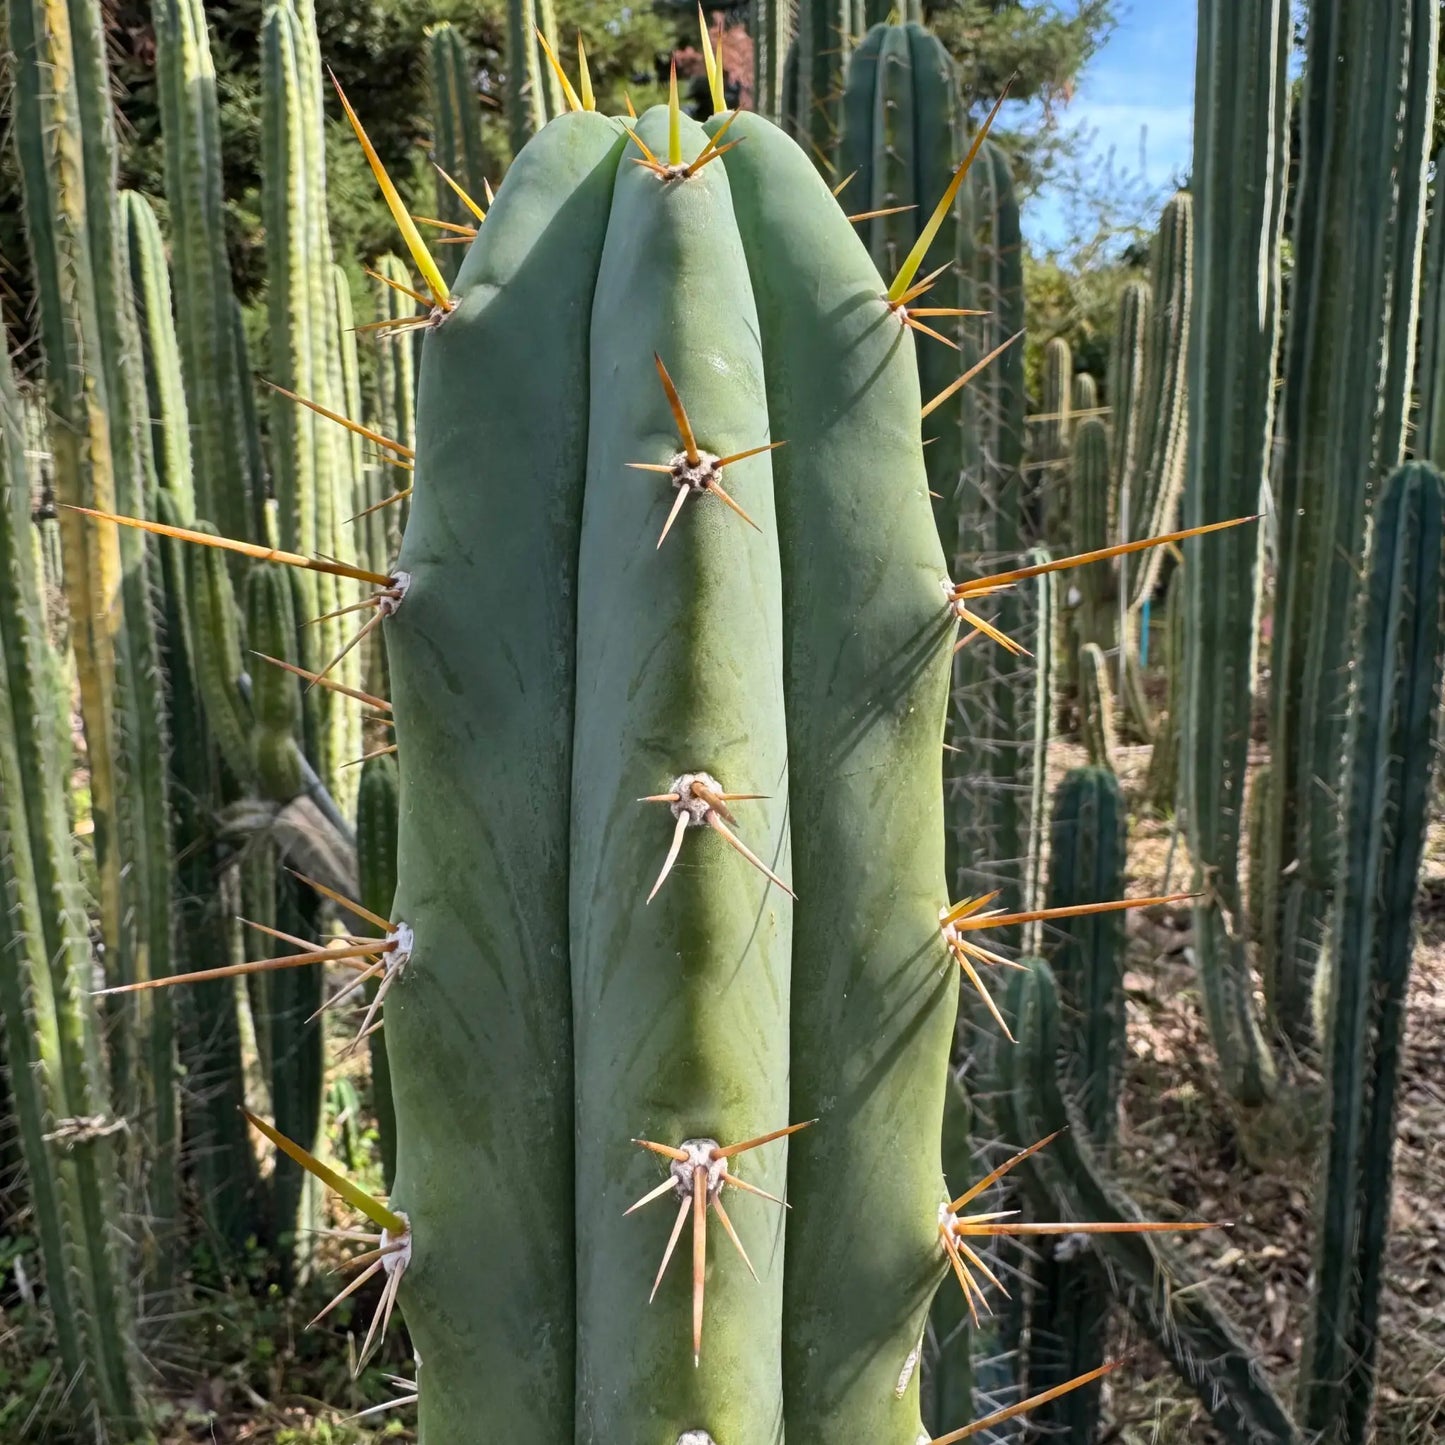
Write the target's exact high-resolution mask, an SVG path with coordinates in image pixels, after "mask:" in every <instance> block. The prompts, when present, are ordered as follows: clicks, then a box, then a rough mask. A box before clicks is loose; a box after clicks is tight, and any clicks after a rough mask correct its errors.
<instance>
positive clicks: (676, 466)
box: [627, 352, 783, 547]
mask: <svg viewBox="0 0 1445 1445" xmlns="http://www.w3.org/2000/svg"><path fill="white" fill-rule="evenodd" d="M652 360H653V362H654V363H655V364H656V366H657V374H658V376H659V377H660V378H661V380H662V389H663V391H665V392H666V393H667V404H668V406H669V407H670V408H671V409H672V416H673V420H674V421H675V422H676V423H677V434H678V436H679V437H680V438H681V439H682V450H681V451H680V452H678V454H677V455H676V456H675V457H673V458H672V459H671V460H670V461H668V462H628V463H627V465H628V466H629V467H631V468H632V470H633V471H635V472H661V473H662V474H663V475H664V476H667V477H671V478H672V485H673V486H674V487H676V488H677V500H676V501H675V502H673V504H672V510H671V511H670V512H669V513H668V514H667V521H666V522H664V523H663V527H662V535H661V536H660V537H659V538H658V539H657V545H658V547H661V546H662V544H663V543H664V542H665V541H666V540H667V534H668V533H669V532H670V531H672V524H673V523H674V522H675V521H676V520H677V516H678V513H679V512H681V511H682V504H683V503H684V502H685V501H687V499H688V497H689V496H690V495H692V494H693V493H694V492H696V493H699V494H701V493H703V492H708V493H710V494H711V495H712V496H714V497H716V498H717V499H718V501H720V502H723V503H725V504H726V505H727V506H729V507H731V508H732V510H733V511H734V512H736V513H737V514H738V516H740V517H741V518H742V519H743V521H745V522H746V523H747V524H748V526H750V527H751V528H752V529H753V530H754V531H755V532H761V531H762V528H761V527H759V526H758V524H757V523H756V522H755V521H753V519H752V518H751V517H750V516H748V514H747V513H746V512H745V511H744V510H743V509H742V508H741V507H740V506H739V505H738V504H737V502H735V501H734V500H733V498H732V497H730V496H729V495H728V494H727V493H726V492H725V491H724V490H723V484H722V472H723V468H724V467H727V466H731V465H732V464H733V463H734V462H741V461H745V460H746V459H747V458H748V457H755V456H758V455H759V454H760V453H762V452H771V451H776V450H777V448H778V447H780V446H782V445H783V443H782V442H765V443H764V444H763V445H762V446H757V447H751V448H749V449H748V450H747V451H745V452H734V453H733V454H732V455H731V456H727V457H715V456H713V454H712V453H711V452H705V451H703V450H702V449H701V448H700V447H699V446H698V444H697V437H696V435H695V433H694V432H693V429H692V423H691V422H690V421H689V420H688V417H687V408H686V407H684V406H683V404H682V398H681V397H680V396H679V395H678V394H677V388H676V387H675V386H674V385H673V383H672V377H671V376H669V375H668V371H667V367H665V366H664V365H663V364H662V358H661V357H660V356H659V355H658V354H657V353H656V352H653V354H652Z"/></svg>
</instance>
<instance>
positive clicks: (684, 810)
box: [637, 773, 798, 903]
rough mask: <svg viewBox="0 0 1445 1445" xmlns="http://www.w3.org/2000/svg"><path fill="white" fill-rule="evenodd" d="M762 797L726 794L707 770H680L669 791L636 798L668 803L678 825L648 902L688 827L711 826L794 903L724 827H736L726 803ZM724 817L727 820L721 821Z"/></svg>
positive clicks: (786, 890)
mask: <svg viewBox="0 0 1445 1445" xmlns="http://www.w3.org/2000/svg"><path fill="white" fill-rule="evenodd" d="M765 797H767V794H766V793H725V792H723V788H722V784H721V783H719V782H718V780H717V779H716V778H714V777H713V776H712V775H711V774H710V773H683V774H681V776H679V777H677V778H674V779H673V782H672V789H671V791H670V792H666V793H653V794H651V795H650V796H649V797H646V798H639V799H638V800H637V801H638V802H639V803H668V804H670V805H671V807H672V816H673V817H674V818H676V819H677V826H676V827H675V828H674V829H673V830H672V845H671V846H670V847H669V848H668V850H667V857H666V859H665V860H664V861H663V864H662V872H661V873H659V874H658V875H657V882H656V883H654V884H653V885H652V892H651V893H649V894H648V895H647V901H648V902H649V903H651V902H652V900H653V899H654V898H656V897H657V890H658V889H659V888H661V887H662V885H663V883H664V882H666V881H667V875H668V874H669V873H671V872H672V865H673V864H674V863H676V862H677V855H678V854H679V853H680V852H681V851H682V839H683V834H685V833H686V832H687V830H688V829H689V828H711V829H712V830H713V832H715V833H716V834H717V835H718V836H719V837H720V838H721V839H722V840H723V841H724V842H725V843H727V845H728V846H729V847H730V848H734V849H736V850H737V851H738V852H739V853H741V854H742V855H743V857H744V858H746V859H747V860H748V862H749V863H751V864H752V865H753V867H754V868H756V869H757V870H758V872H759V873H761V874H763V876H764V877H766V878H768V879H770V880H771V881H772V882H774V883H776V884H777V885H778V887H779V888H781V889H782V890H783V892H784V893H786V894H787V895H788V897H789V898H791V899H793V900H794V901H795V902H796V901H797V897H798V895H797V894H796V893H794V892H793V890H792V889H791V888H789V887H788V885H787V884H786V883H784V882H783V880H782V879H781V878H779V877H778V875H777V874H776V873H774V872H773V870H772V869H771V868H769V867H768V865H767V864H766V863H764V862H763V860H762V859H761V858H759V857H758V855H757V854H756V853H754V852H753V850H752V849H751V848H749V847H748V845H747V844H746V843H744V842H743V841H742V839H741V838H739V837H738V836H737V834H736V833H734V832H733V831H732V829H730V828H729V827H728V826H727V825H728V823H731V824H732V825H733V827H736V826H737V819H736V818H734V817H733V815H732V814H731V813H730V812H729V811H728V808H727V805H728V804H729V803H746V802H755V801H757V800H758V799H760V798H765ZM724 819H726V820H727V821H726V822H724V821H723V820H724Z"/></svg>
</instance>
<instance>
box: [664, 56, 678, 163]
mask: <svg viewBox="0 0 1445 1445" xmlns="http://www.w3.org/2000/svg"><path fill="white" fill-rule="evenodd" d="M667 163H668V165H670V166H680V165H681V164H682V105H681V103H680V102H679V101H678V98H677V61H676V59H674V60H673V62H672V66H671V68H670V70H669V72H668V78H667Z"/></svg>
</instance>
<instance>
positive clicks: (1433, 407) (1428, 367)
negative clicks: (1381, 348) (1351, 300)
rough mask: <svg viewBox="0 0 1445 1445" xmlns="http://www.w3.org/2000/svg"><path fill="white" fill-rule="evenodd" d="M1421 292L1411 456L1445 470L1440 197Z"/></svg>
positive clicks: (1444, 230)
mask: <svg viewBox="0 0 1445 1445" xmlns="http://www.w3.org/2000/svg"><path fill="white" fill-rule="evenodd" d="M1442 162H1445V156H1442V155H1441V154H1440V153H1438V152H1437V153H1436V155H1435V157H1434V161H1433V164H1434V168H1435V174H1436V175H1440V174H1441V165H1442ZM1421 291H1422V295H1423V297H1424V305H1423V309H1422V312H1421V317H1420V366H1419V373H1418V379H1417V381H1416V386H1417V387H1418V389H1419V393H1420V409H1419V412H1418V414H1417V416H1416V421H1415V427H1416V431H1415V444H1414V446H1413V448H1412V452H1413V455H1415V456H1417V457H1421V458H1424V459H1425V460H1427V461H1431V462H1433V463H1434V464H1435V465H1436V466H1437V467H1439V466H1445V196H1440V195H1439V194H1438V193H1437V195H1436V199H1435V202H1434V204H1433V205H1432V206H1431V207H1430V224H1429V228H1428V230H1427V232H1426V244H1425V267H1424V276H1423V281H1422V287H1421Z"/></svg>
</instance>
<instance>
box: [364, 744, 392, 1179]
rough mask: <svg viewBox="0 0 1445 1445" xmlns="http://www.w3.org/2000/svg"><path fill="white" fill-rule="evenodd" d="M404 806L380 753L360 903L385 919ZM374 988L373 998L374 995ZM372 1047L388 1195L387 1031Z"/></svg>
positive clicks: (367, 819) (367, 774) (370, 797)
mask: <svg viewBox="0 0 1445 1445" xmlns="http://www.w3.org/2000/svg"><path fill="white" fill-rule="evenodd" d="M399 807H400V775H399V774H398V772H397V766H396V758H395V757H394V756H393V755H392V754H390V753H378V754H377V755H376V756H375V757H369V758H367V760H366V762H364V763H363V764H362V766H361V786H360V788H359V789H358V794H357V804H356V875H357V885H358V897H357V901H358V902H359V903H360V904H361V906H362V907H363V908H365V909H368V910H369V911H370V912H372V913H374V914H376V915H377V916H378V917H380V918H390V917H391V916H392V902H393V900H394V898H395V897H396V840H397V828H398V823H399ZM374 996H375V995H374V992H373V993H372V994H371V997H374ZM367 1046H368V1047H369V1048H370V1050H371V1107H372V1112H373V1114H374V1115H375V1117H376V1133H377V1138H378V1141H379V1143H380V1146H381V1170H382V1179H383V1181H384V1182H385V1184H386V1188H387V1191H388V1193H389V1192H390V1190H391V1186H392V1181H393V1179H395V1177H396V1106H395V1105H394V1104H393V1103H392V1098H391V1064H390V1061H389V1059H388V1058H387V1052H386V1032H385V1030H379V1031H378V1032H376V1033H374V1034H372V1036H371V1037H370V1038H369V1039H368V1040H367Z"/></svg>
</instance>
